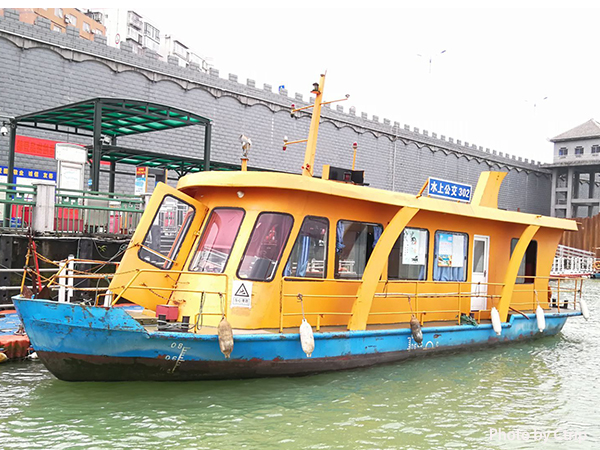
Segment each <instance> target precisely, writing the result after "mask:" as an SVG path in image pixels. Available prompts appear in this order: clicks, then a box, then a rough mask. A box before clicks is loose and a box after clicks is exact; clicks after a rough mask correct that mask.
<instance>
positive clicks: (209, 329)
mask: <svg viewBox="0 0 600 450" xmlns="http://www.w3.org/2000/svg"><path fill="white" fill-rule="evenodd" d="M565 311H572V310H570V309H565V308H561V309H560V310H559V309H558V308H550V309H547V310H545V312H546V314H554V313H559V312H565ZM127 312H128V313H129V314H130V315H131V316H132V317H133V318H134V319H135V320H137V321H138V322H139V323H141V324H142V325H144V328H145V329H146V330H147V331H149V332H156V331H159V330H158V322H157V319H156V317H155V316H154V315H153V314H155V313H154V311H150V310H144V311H142V310H139V309H138V310H135V309H134V310H128V311H127ZM521 312H522V313H523V314H526V315H535V311H533V310H522V311H521ZM511 314H515V315H520V313H517V312H511ZM491 323H492V322H491V320H489V319H483V320H480V321H479V324H491ZM455 325H458V323H457V322H456V320H446V321H441V320H440V321H432V322H425V323H424V324H423V327H426V328H431V327H450V326H455ZM464 325H465V326H468V324H464ZM178 327H179V324H173V328H171V329H167V330H162V331H174V332H178V331H180V329H179V328H178ZM399 328H410V324H409V323H408V322H402V323H388V324H372V325H367V331H373V330H395V329H399ZM313 330H314V328H313ZM345 331H348V330H347V327H346V326H345V325H338V326H322V327H321V328H320V329H319V331H316V330H314V332H315V333H341V332H345ZM283 333H284V334H294V333H298V327H290V328H284V329H283ZM195 334H202V335H215V334H217V327H213V326H203V327H202V328H200V329H199V330H198V331H196V332H195ZM233 334H234V335H238V336H239V335H248V334H279V329H278V328H263V329H240V328H235V329H233Z"/></svg>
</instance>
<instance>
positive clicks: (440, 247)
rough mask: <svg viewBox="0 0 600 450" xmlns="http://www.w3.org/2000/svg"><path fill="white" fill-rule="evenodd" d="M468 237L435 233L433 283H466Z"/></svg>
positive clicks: (461, 234) (445, 232) (450, 233)
mask: <svg viewBox="0 0 600 450" xmlns="http://www.w3.org/2000/svg"><path fill="white" fill-rule="evenodd" d="M468 245H469V235H467V234H466V233H454V232H452V231H436V232H435V245H434V250H433V251H434V258H435V260H434V262H433V281H466V280H467V253H468Z"/></svg>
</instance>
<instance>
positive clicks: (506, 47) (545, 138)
mask: <svg viewBox="0 0 600 450" xmlns="http://www.w3.org/2000/svg"><path fill="white" fill-rule="evenodd" d="M205 3H206V4H207V5H208V4H209V5H210V6H202V5H204V4H205ZM286 3H288V4H297V5H301V6H297V7H283V6H282V5H285V4H286ZM144 4H146V5H147V4H148V3H147V2H144V3H142V2H139V3H138V4H136V2H129V3H126V5H127V6H126V7H128V8H132V9H134V10H135V11H136V12H138V13H140V14H141V15H142V16H143V17H144V18H145V19H149V20H151V21H152V22H154V23H155V24H156V25H157V26H158V27H159V29H160V30H161V33H162V35H164V34H173V36H174V37H176V38H177V39H179V40H181V41H182V42H183V43H185V44H186V45H187V46H189V47H190V48H191V49H192V50H193V51H194V52H195V53H197V54H199V55H201V56H204V57H207V58H209V61H210V62H211V64H212V65H213V66H214V67H215V68H216V69H219V72H220V76H221V77H223V78H227V76H228V74H229V73H234V74H237V75H238V77H239V80H240V82H242V83H245V82H246V79H247V78H250V79H253V80H255V81H256V83H257V86H262V85H263V83H268V84H271V85H272V86H274V89H276V88H277V86H280V85H284V86H285V87H286V89H287V90H288V92H289V95H290V96H291V97H293V96H294V94H295V93H296V92H298V93H302V94H303V95H304V98H305V99H308V97H309V95H310V93H309V92H310V89H311V87H312V83H313V82H316V81H318V79H319V75H320V74H321V73H323V72H325V71H326V72H327V80H326V89H325V100H334V99H338V98H342V97H344V95H345V94H350V98H349V100H348V101H346V102H343V103H340V104H341V105H343V106H344V110H345V111H348V109H349V107H351V106H354V107H355V108H356V112H357V115H360V113H361V112H366V113H367V114H368V116H369V118H370V117H371V116H373V115H376V116H378V117H379V120H380V121H383V119H384V118H387V119H390V120H391V121H392V122H395V121H397V122H400V124H401V125H402V126H404V125H405V124H408V125H410V127H411V129H412V128H413V127H417V128H419V129H420V130H428V131H429V132H430V133H432V132H433V133H437V134H438V136H439V135H445V136H447V137H453V138H454V139H455V140H457V139H459V140H462V141H463V142H465V141H466V142H469V143H470V144H476V145H478V146H482V147H483V148H490V149H493V150H497V151H499V152H504V153H508V154H511V155H517V156H521V157H523V158H529V159H533V160H539V161H542V162H551V161H552V150H553V144H552V143H551V142H549V139H550V138H552V137H554V136H556V135H558V134H560V133H562V132H564V131H567V130H569V129H571V128H573V127H575V126H577V125H580V124H582V123H584V122H586V121H587V120H589V119H591V118H595V119H598V120H600V90H599V89H598V85H599V83H598V79H599V75H600V62H599V58H598V56H599V54H600V52H599V48H600V47H599V46H598V42H599V38H600V32H599V31H598V22H599V21H600V20H599V19H600V6H599V7H596V6H595V5H594V3H593V2H591V1H583V0H582V1H576V0H575V1H574V0H571V1H569V2H566V1H565V2H558V1H555V2H553V1H545V2H540V1H526V0H521V1H518V2H517V1H512V0H505V1H503V2H494V1H488V2H475V1H452V0H448V1H446V2H441V1H426V0H423V1H419V2H410V1H400V0H399V1H395V2H391V1H390V2H387V1H378V0H372V1H369V2H366V1H361V2H356V1H353V0H347V1H344V2H341V1H328V0H322V1H313V0H305V1H302V2H293V3H292V2H282V1H270V0H255V1H252V2H248V1H245V2H242V1H234V0H222V1H220V2H219V3H218V5H219V7H216V6H214V5H215V4H216V3H213V2H210V3H208V2H202V1H199V2H198V1H197V2H195V3H191V2H190V3H189V4H188V3H187V2H173V3H172V4H170V5H169V7H161V8H147V7H145V6H144ZM481 4H484V5H486V7H481V6H479V5H481ZM189 5H195V6H194V7H190V6H189ZM248 5H252V6H251V7H248ZM366 5H368V6H366ZM103 6H104V5H103ZM117 6H119V7H123V4H120V5H119V4H117ZM104 7H111V5H106V6H104ZM442 52H443V53H442ZM430 60H431V63H430ZM198 113H199V114H201V113H202V112H201V111H198Z"/></svg>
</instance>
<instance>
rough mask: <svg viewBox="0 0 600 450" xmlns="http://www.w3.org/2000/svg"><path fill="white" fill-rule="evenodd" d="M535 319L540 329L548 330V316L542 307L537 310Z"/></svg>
mask: <svg viewBox="0 0 600 450" xmlns="http://www.w3.org/2000/svg"><path fill="white" fill-rule="evenodd" d="M535 318H536V319H537V326H538V329H539V330H540V331H544V330H545V329H546V315H545V314H544V310H543V309H542V307H541V306H540V305H538V306H537V308H535Z"/></svg>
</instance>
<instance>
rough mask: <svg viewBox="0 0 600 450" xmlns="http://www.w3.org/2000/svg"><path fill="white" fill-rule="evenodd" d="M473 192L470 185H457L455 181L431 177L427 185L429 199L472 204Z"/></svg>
mask: <svg viewBox="0 0 600 450" xmlns="http://www.w3.org/2000/svg"><path fill="white" fill-rule="evenodd" d="M472 192H473V187H472V186H471V185H470V184H462V183H455V182H454V181H446V180H440V179H439V178H431V177H429V183H428V185H427V195H428V196H429V197H437V198H443V199H446V200H457V201H459V202H465V203H469V202H471V194H472Z"/></svg>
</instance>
